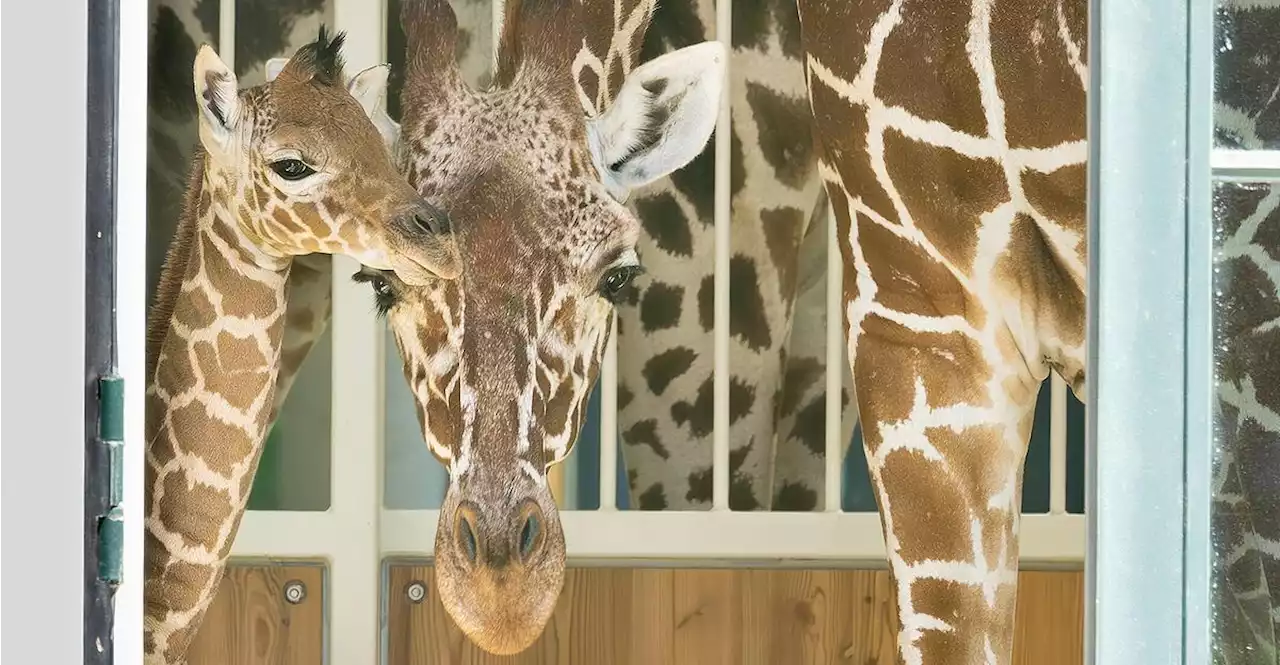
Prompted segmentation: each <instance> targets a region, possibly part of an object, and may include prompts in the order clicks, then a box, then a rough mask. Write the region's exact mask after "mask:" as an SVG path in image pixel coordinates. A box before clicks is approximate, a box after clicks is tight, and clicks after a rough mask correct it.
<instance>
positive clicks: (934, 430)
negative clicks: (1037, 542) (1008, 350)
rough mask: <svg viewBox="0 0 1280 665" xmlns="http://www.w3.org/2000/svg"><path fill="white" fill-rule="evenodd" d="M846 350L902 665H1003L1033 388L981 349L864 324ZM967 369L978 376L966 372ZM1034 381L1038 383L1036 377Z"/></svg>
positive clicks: (1009, 639) (950, 338)
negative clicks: (894, 596)
mask: <svg viewBox="0 0 1280 665" xmlns="http://www.w3.org/2000/svg"><path fill="white" fill-rule="evenodd" d="M861 329H862V331H863V334H862V335H861V336H860V338H859V339H857V340H856V347H853V349H854V350H855V353H853V372H854V381H855V383H856V384H857V385H862V386H873V387H874V389H873V390H864V391H860V392H859V394H858V405H859V410H860V412H861V417H862V423H863V435H864V442H865V446H866V451H867V463H868V466H869V469H870V472H871V481H872V483H873V485H874V487H875V490H876V494H877V500H878V503H879V506H880V513H881V520H882V526H883V528H884V535H885V543H886V546H887V550H888V555H889V562H890V568H891V572H892V576H893V580H894V584H895V587H896V589H897V600H898V617H899V619H900V621H901V628H900V632H899V635H898V646H899V658H900V660H901V662H904V663H907V664H908V665H921V664H929V665H938V664H953V663H954V664H960V663H964V664H967V663H991V664H996V665H1006V664H1008V663H1010V662H1011V657H1012V656H1011V654H1012V644H1013V629H1014V608H1015V604H1016V602H1015V601H1016V593H1017V592H1016V589H1017V571H1018V517H1019V507H1020V504H1021V495H1022V466H1023V460H1024V457H1025V454H1026V447H1027V442H1028V439H1029V435H1030V430H1031V422H1032V417H1033V413H1034V405H1035V396H1036V387H1037V386H1038V385H1039V379H1037V378H1035V377H1033V376H1030V375H1029V373H1027V372H1025V364H1024V365H1023V368H1024V371H1023V372H1022V373H1014V374H1013V375H1012V376H1008V375H1002V374H1003V373H1004V372H1008V371H1009V364H1008V363H1000V369H999V370H998V371H997V370H993V369H992V368H991V366H989V365H988V364H987V362H986V361H985V360H984V358H983V356H982V351H983V349H982V348H981V347H982V345H981V344H980V342H979V340H977V339H975V338H973V337H970V336H967V335H963V334H959V333H950V334H947V333H925V332H918V331H911V330H908V329H907V328H906V327H905V326H903V325H900V324H897V323H892V322H890V321H888V320H887V319H882V318H879V317H877V316H874V315H870V316H867V317H866V318H865V319H863V320H862V322H861ZM975 368H977V369H976V370H975ZM1041 378H1042V377H1041Z"/></svg>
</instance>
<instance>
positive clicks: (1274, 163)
mask: <svg viewBox="0 0 1280 665" xmlns="http://www.w3.org/2000/svg"><path fill="white" fill-rule="evenodd" d="M1209 165H1210V167H1211V168H1213V170H1215V171H1218V170H1223V171H1272V172H1273V173H1272V176H1273V177H1274V176H1280V150H1232V149H1227V148H1216V149H1214V150H1213V151H1212V152H1210V153H1209Z"/></svg>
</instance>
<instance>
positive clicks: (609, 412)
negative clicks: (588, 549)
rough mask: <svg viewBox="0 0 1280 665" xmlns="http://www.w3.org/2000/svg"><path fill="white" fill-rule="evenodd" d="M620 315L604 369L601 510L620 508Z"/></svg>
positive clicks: (612, 319) (613, 318) (612, 320)
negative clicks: (618, 340)
mask: <svg viewBox="0 0 1280 665" xmlns="http://www.w3.org/2000/svg"><path fill="white" fill-rule="evenodd" d="M617 339H618V315H617V314H616V313H614V314H611V315H610V316H609V342H608V344H607V345H606V346H605V349H604V363H603V365H602V366H601V367H600V510H617V509H618V342H617Z"/></svg>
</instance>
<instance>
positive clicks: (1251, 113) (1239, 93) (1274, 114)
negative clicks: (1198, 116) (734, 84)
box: [1213, 0, 1280, 150]
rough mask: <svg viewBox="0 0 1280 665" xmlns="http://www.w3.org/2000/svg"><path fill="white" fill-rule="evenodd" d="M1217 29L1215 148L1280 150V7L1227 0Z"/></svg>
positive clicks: (1249, 0) (1221, 5)
mask: <svg viewBox="0 0 1280 665" xmlns="http://www.w3.org/2000/svg"><path fill="white" fill-rule="evenodd" d="M1216 23H1217V24H1216V26H1215V30H1214V45H1215V47H1216V48H1215V53H1216V55H1215V57H1214V74H1215V80H1214V114H1213V115H1214V125H1215V127H1214V144H1215V146H1216V147H1220V148H1236V149H1244V150H1262V149H1266V150H1277V149H1280V3H1277V2H1265V1H1263V2H1260V1H1257V0H1222V1H1221V2H1219V4H1218V17H1217V22H1216Z"/></svg>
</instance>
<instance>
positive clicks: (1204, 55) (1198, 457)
mask: <svg viewBox="0 0 1280 665" xmlns="http://www.w3.org/2000/svg"><path fill="white" fill-rule="evenodd" d="M1216 4H1217V3H1216V2H1207V1H1203V2H1192V3H1190V7H1189V8H1188V14H1189V17H1188V20H1187V24H1188V25H1189V26H1190V27H1189V34H1188V35H1187V51H1188V53H1187V60H1188V66H1187V101H1186V104H1187V129H1186V132H1187V134H1186V135H1187V160H1186V162H1185V163H1186V178H1187V213H1186V214H1187V272H1186V284H1187V310H1186V314H1185V317H1186V344H1187V362H1186V391H1187V392H1186V398H1185V399H1186V437H1187V451H1186V462H1185V464H1186V467H1185V468H1186V481H1185V482H1186V490H1185V491H1186V513H1185V516H1184V519H1183V524H1184V527H1183V528H1184V529H1185V531H1184V534H1183V537H1184V539H1185V542H1186V558H1185V560H1184V563H1183V566H1184V568H1183V579H1184V582H1183V587H1184V588H1183V603H1184V610H1183V625H1182V629H1183V634H1184V637H1183V662H1185V663H1208V662H1211V657H1210V654H1211V644H1212V629H1213V625H1212V624H1213V621H1212V616H1213V607H1212V606H1213V601H1212V598H1213V597H1212V594H1211V587H1210V585H1211V580H1212V578H1213V554H1212V552H1213V531H1212V529H1211V527H1210V512H1211V510H1212V506H1213V503H1212V502H1213V497H1212V494H1213V492H1212V487H1211V485H1212V481H1211V475H1212V472H1213V438H1214V437H1213V412H1214V408H1215V406H1216V399H1215V395H1214V382H1213V364H1214V357H1213V349H1214V343H1213V342H1214V340H1213V227H1214V220H1213V189H1212V182H1211V178H1210V175H1211V164H1212V152H1213V151H1212V148H1213V141H1212V136H1213V96H1214V95H1213V87H1214V84H1213V77H1214V74H1213V69H1214V59H1215V57H1216V51H1215V50H1214V33H1213V29H1214V25H1215V23H1216V22H1215V20H1214V18H1215V17H1214V11H1215V9H1216V7H1215V5H1216Z"/></svg>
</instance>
